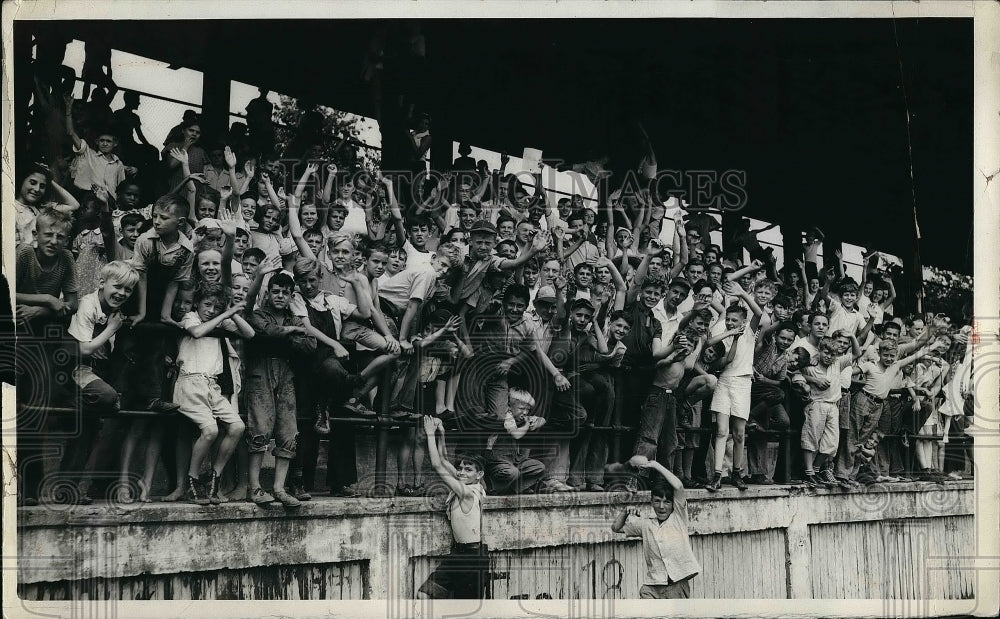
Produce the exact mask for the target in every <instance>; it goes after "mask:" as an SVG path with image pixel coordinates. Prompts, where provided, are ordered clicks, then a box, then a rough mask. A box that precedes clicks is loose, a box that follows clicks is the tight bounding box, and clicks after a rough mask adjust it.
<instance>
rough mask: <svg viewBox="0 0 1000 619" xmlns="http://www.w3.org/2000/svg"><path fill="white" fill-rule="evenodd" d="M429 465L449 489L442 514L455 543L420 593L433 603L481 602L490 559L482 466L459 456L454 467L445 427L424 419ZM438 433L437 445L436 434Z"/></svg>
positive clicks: (479, 462) (476, 461)
mask: <svg viewBox="0 0 1000 619" xmlns="http://www.w3.org/2000/svg"><path fill="white" fill-rule="evenodd" d="M424 432H425V433H426V434H427V451H428V453H429V454H430V456H431V465H433V466H434V470H435V471H436V472H437V474H438V475H439V476H440V477H441V481H443V482H444V483H445V485H446V486H448V490H449V492H448V500H447V502H446V503H445V510H446V511H447V514H448V520H449V521H450V523H451V534H452V536H453V538H454V543H453V544H452V547H451V554H450V555H448V556H447V557H445V558H444V559H442V560H441V563H440V564H439V565H438V566H437V568H435V570H434V572H433V573H431V575H430V576H428V577H427V580H426V582H424V584H423V585H421V587H420V589H419V592H420V593H422V594H423V595H424V596H426V597H429V598H432V599H450V598H454V599H471V600H481V599H483V597H484V596H483V593H484V591H483V590H484V588H485V585H486V576H487V574H488V573H489V561H490V559H489V556H488V555H487V554H486V552H487V548H486V546H484V545H483V541H482V522H483V497H484V496H486V489H485V488H483V485H482V481H483V463H482V462H481V461H480V460H479V459H478V458H477V457H470V456H458V457H457V458H456V460H455V466H452V464H451V463H450V462H448V460H447V459H446V458H445V451H446V450H445V444H444V426H443V425H442V424H441V420H440V419H436V418H434V417H429V416H425V417H424ZM438 432H440V433H441V443H440V444H438V442H437V440H436V438H437V433H438Z"/></svg>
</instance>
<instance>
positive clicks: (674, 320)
mask: <svg viewBox="0 0 1000 619" xmlns="http://www.w3.org/2000/svg"><path fill="white" fill-rule="evenodd" d="M653 316H654V317H656V319H657V320H658V321H660V339H661V340H663V341H664V342H670V341H673V339H674V335H675V334H676V333H677V329H678V328H679V327H680V326H681V320H682V319H683V318H684V313H683V312H681V310H680V308H679V307H678V308H677V310H676V311H674V315H673V316H670V315H668V314H667V310H666V309H665V308H664V307H663V302H662V301H661V302H660V303H657V304H656V307H654V308H653Z"/></svg>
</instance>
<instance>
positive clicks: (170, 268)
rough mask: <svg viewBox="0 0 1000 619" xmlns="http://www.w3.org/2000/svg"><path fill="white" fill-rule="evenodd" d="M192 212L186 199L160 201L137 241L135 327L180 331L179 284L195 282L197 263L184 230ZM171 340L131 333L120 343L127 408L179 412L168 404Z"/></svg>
mask: <svg viewBox="0 0 1000 619" xmlns="http://www.w3.org/2000/svg"><path fill="white" fill-rule="evenodd" d="M187 211H188V205H187V203H186V202H185V201H184V200H183V199H182V198H180V197H178V196H176V195H172V194H168V195H166V196H163V197H161V198H160V199H159V200H157V201H156V203H155V204H154V205H153V227H152V229H150V230H148V231H146V232H144V233H143V234H142V235H140V236H139V238H138V239H137V240H136V242H135V255H133V256H132V266H134V267H135V269H136V270H137V271H138V272H139V287H138V290H137V292H136V294H135V299H134V300H135V303H134V304H132V303H130V304H129V308H130V309H129V312H130V314H131V315H130V316H129V317H128V320H129V321H130V323H131V324H132V326H135V325H136V324H139V323H141V322H143V321H148V322H163V323H166V324H172V325H174V326H179V325H178V324H177V323H176V322H175V321H174V320H173V319H172V318H171V311H172V309H173V304H174V297H175V296H176V295H177V290H178V287H179V286H180V284H181V283H182V282H186V281H187V280H189V279H190V278H191V268H192V265H193V264H194V247H193V246H192V244H191V241H190V240H188V238H187V237H186V236H184V235H183V234H181V233H180V231H179V226H180V223H181V221H182V220H183V219H184V217H185V215H186V214H187ZM147 315H148V316H147ZM170 337H174V336H173V334H165V333H163V331H162V330H158V329H149V330H143V331H142V332H132V333H129V334H128V337H127V338H122V339H123V341H121V342H119V345H118V348H117V351H116V356H117V357H118V364H119V367H118V372H117V373H116V377H117V379H118V381H120V382H119V383H118V385H117V386H118V387H119V388H121V389H122V391H123V396H124V397H123V400H124V401H125V404H126V406H130V405H135V406H137V407H143V408H146V409H148V410H151V411H163V412H168V411H175V410H177V406H176V404H173V403H170V402H166V401H164V399H163V398H164V392H165V383H166V364H165V363H164V359H165V358H166V349H167V346H168V344H167V341H166V339H167V338H170ZM129 402H131V403H132V404H129Z"/></svg>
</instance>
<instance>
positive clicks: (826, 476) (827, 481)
mask: <svg viewBox="0 0 1000 619" xmlns="http://www.w3.org/2000/svg"><path fill="white" fill-rule="evenodd" d="M816 479H818V480H819V481H820V483H822V484H823V485H824V486H826V487H827V488H836V487H837V486H838V485H839V483H838V482H837V479H836V478H835V477H834V476H833V471H831V470H830V469H823V470H822V471H820V472H819V475H817V476H816Z"/></svg>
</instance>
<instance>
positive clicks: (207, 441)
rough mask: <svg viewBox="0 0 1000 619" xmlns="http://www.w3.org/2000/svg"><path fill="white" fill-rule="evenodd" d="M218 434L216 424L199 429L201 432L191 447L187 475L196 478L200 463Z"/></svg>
mask: <svg viewBox="0 0 1000 619" xmlns="http://www.w3.org/2000/svg"><path fill="white" fill-rule="evenodd" d="M218 436H219V426H218V425H217V424H216V425H212V426H206V427H204V428H202V429H201V434H200V435H199V436H198V439H197V440H195V442H194V446H193V447H192V448H191V463H190V464H189V465H188V470H187V475H188V477H194V478H195V479H197V478H198V475H199V473H201V465H202V463H203V462H204V461H205V457H206V456H207V455H208V452H209V450H210V449H211V448H212V443H214V442H215V439H216V438H217V437H218Z"/></svg>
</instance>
